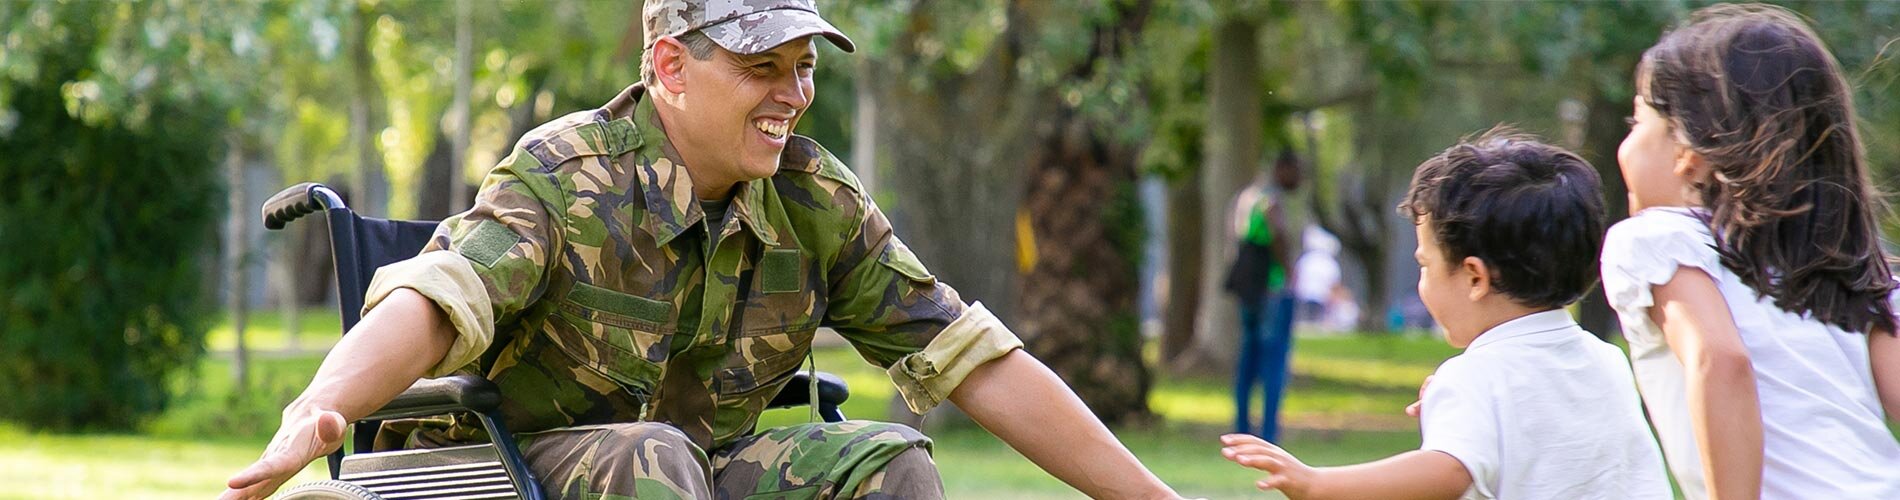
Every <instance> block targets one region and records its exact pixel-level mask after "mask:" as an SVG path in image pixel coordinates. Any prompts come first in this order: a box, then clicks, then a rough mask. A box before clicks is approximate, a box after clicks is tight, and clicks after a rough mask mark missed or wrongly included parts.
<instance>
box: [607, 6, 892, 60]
mask: <svg viewBox="0 0 1900 500" xmlns="http://www.w3.org/2000/svg"><path fill="white" fill-rule="evenodd" d="M643 15H644V16H645V21H646V45H645V47H646V48H653V42H654V41H656V40H659V39H661V38H664V37H669V36H679V35H681V34H684V33H688V32H691V31H693V30H702V31H703V32H704V33H706V36H707V37H708V38H711V39H712V40H713V42H715V43H718V44H719V46H721V47H725V48H726V50H730V51H733V52H736V53H740V54H757V53H760V52H765V51H768V50H772V48H773V47H777V46H779V45H782V44H784V43H785V42H789V41H792V40H797V39H800V38H805V37H808V36H812V35H824V36H825V39H827V40H831V43H832V44H833V45H837V46H838V48H840V49H844V51H845V52H851V51H854V50H857V46H856V45H855V44H853V43H851V39H850V38H846V37H845V36H844V32H841V31H838V28H837V27H834V26H832V25H831V23H829V22H825V20H824V18H821V17H818V6H817V5H815V4H813V3H812V0H647V3H646V9H645V12H644V14H643Z"/></svg>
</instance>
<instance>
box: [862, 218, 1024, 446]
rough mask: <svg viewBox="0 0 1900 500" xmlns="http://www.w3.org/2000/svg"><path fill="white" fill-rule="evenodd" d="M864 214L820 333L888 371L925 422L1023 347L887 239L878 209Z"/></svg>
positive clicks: (986, 312) (991, 317)
mask: <svg viewBox="0 0 1900 500" xmlns="http://www.w3.org/2000/svg"><path fill="white" fill-rule="evenodd" d="M864 206H865V207H866V209H865V211H864V216H863V218H862V219H861V221H862V222H861V223H860V225H859V230H858V231H857V234H856V237H854V238H852V239H850V240H848V241H847V243H846V245H845V248H844V250H843V251H842V252H841V254H840V257H839V260H838V265H837V266H836V267H835V268H834V269H835V271H834V272H833V276H834V279H833V287H832V289H831V290H832V292H831V297H830V305H829V308H828V309H827V310H826V314H825V326H829V327H831V328H833V329H834V330H836V331H837V332H838V334H839V335H840V336H842V337H844V338H845V340H847V341H849V342H851V345H852V346H853V347H855V348H856V349H857V350H858V353H859V354H861V355H863V356H864V358H865V359H866V360H869V361H871V362H872V363H874V364H876V365H878V366H880V367H883V368H885V369H886V371H887V372H888V373H889V374H890V377H891V381H892V382H893V383H894V384H896V386H897V391H898V394H899V395H901V396H903V398H904V402H905V403H906V405H907V406H909V407H910V410H911V411H913V412H916V413H918V414H922V413H924V412H927V411H930V409H931V408H934V407H936V406H937V405H938V404H940V403H942V402H943V401H944V400H945V399H947V398H949V396H950V392H951V391H954V390H956V388H957V386H958V385H960V384H962V383H963V379H964V378H966V377H968V376H969V375H970V373H971V372H973V371H975V370H976V368H977V367H978V366H982V365H983V364H984V363H987V362H989V361H990V360H993V359H996V358H999V357H1002V356H1003V355H1004V354H1008V353H1009V352H1010V351H1012V350H1015V349H1019V348H1022V341H1021V340H1019V339H1017V338H1016V334H1014V333H1012V332H1010V331H1009V328H1008V327H1006V326H1004V325H1003V323H1002V321H1000V320H998V319H997V318H996V316H995V315H994V314H991V313H990V312H989V310H988V309H986V308H984V307H983V306H982V304H975V305H969V306H966V305H964V303H963V301H962V299H960V298H959V297H958V296H957V292H956V290H953V289H951V288H950V287H949V286H948V285H945V284H943V283H941V282H938V281H937V278H936V277H935V276H933V275H931V274H930V272H929V271H928V270H926V269H925V268H924V266H923V264H922V262H920V261H918V259H917V256H916V254H914V253H912V252H911V251H910V248H909V247H906V246H904V243H903V242H902V241H900V240H899V239H898V238H897V237H896V236H895V235H893V234H892V231H891V227H890V222H889V221H888V220H887V219H886V218H885V217H884V214H883V213H882V212H880V211H878V209H877V206H876V205H875V204H872V203H871V202H870V201H869V200H868V199H867V200H864Z"/></svg>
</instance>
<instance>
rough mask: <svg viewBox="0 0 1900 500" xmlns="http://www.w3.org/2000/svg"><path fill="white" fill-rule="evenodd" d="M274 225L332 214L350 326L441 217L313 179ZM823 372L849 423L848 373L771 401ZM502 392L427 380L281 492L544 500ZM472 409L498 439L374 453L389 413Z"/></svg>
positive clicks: (822, 394)
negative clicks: (314, 477)
mask: <svg viewBox="0 0 1900 500" xmlns="http://www.w3.org/2000/svg"><path fill="white" fill-rule="evenodd" d="M263 212H264V214H263V215H264V227H265V228H266V229H270V230H280V229H283V228H284V227H285V225H286V224H289V223H290V222H291V221H294V220H297V219H299V218H302V217H304V216H306V215H311V214H315V213H322V214H323V215H324V217H325V219H327V221H328V222H329V230H330V246H331V250H332V254H333V256H334V260H333V264H334V267H335V270H336V286H337V305H338V308H339V309H341V311H339V312H340V313H341V314H342V318H343V331H344V332H345V333H347V332H349V330H350V328H351V327H354V326H356V323H357V321H358V320H360V319H362V318H361V317H360V314H361V311H362V309H363V296H364V294H365V293H366V292H367V291H368V288H369V282H370V278H372V277H374V276H375V274H376V270H377V269H378V268H381V267H382V266H384V265H387V264H390V263H394V262H397V261H401V260H404V259H408V258H410V257H414V256H415V255H416V254H417V253H419V252H420V251H421V250H422V248H423V246H424V245H426V244H427V243H428V242H429V237H430V235H431V234H433V233H434V231H435V227H436V225H437V224H438V223H437V222H435V221H407V220H388V219H378V218H373V217H362V216H359V215H357V214H355V213H353V212H351V211H350V208H349V207H348V206H347V205H345V204H344V202H343V198H342V197H341V196H338V195H337V193H336V191H334V190H331V189H330V188H329V187H326V186H324V185H322V184H317V183H311V182H306V183H303V184H298V185H295V186H291V187H289V188H286V189H284V190H283V191H280V192H278V193H277V194H275V195H272V196H271V197H270V200H269V201H266V202H265V203H264V209H263ZM814 376H815V377H816V378H817V381H816V384H815V385H816V386H817V388H818V390H817V391H816V392H817V396H818V401H817V402H816V406H817V410H818V414H819V416H820V417H821V418H823V419H824V420H825V421H826V422H842V421H844V413H843V412H842V411H841V410H839V409H838V407H839V405H841V404H843V403H844V401H845V399H847V398H848V397H850V392H849V390H848V388H847V386H846V385H845V383H844V380H843V379H841V378H839V377H838V376H836V375H832V374H829V373H824V372H815V373H811V374H807V373H804V372H795V373H794V374H793V376H792V380H791V382H790V383H788V384H786V385H785V388H784V389H782V390H780V392H779V393H778V395H777V396H775V397H774V398H773V399H772V402H771V403H770V404H769V405H768V406H767V408H770V409H778V408H792V407H799V406H806V405H811V404H813V402H812V401H810V397H811V391H809V390H808V389H807V387H809V386H810V385H812V384H813V381H812V380H811V377H814ZM501 404H502V399H501V392H500V390H499V389H497V388H496V387H495V385H494V383H492V382H489V381H488V380H487V379H484V378H481V377H476V376H469V375H456V376H449V377H442V378H436V379H423V380H420V381H417V382H416V383H415V385H412V386H410V387H409V389H407V390H405V391H403V393H402V394H401V395H398V396H396V398H395V399H394V400H392V401H390V402H389V404H387V405H385V406H383V408H382V409H380V410H377V411H376V412H374V413H371V414H370V415H369V416H368V417H366V418H364V419H362V420H359V421H356V422H352V423H350V425H349V428H350V429H351V434H352V437H351V438H350V439H348V440H347V444H349V446H348V447H347V448H348V449H351V450H353V451H354V453H345V451H344V450H345V447H339V448H338V449H337V451H336V452H334V453H331V454H330V455H329V457H328V465H329V470H330V479H329V480H323V481H316V482H311V483H305V484H301V485H297V486H295V487H291V488H289V489H287V490H285V491H284V493H282V494H280V495H279V496H278V498H281V499H295V500H316V499H346V500H379V499H391V500H395V499H404V500H409V499H415V500H423V499H450V498H454V499H504V498H520V499H525V500H541V499H542V498H545V497H546V495H545V493H544V492H543V491H542V490H541V485H540V483H539V482H538V481H536V479H535V477H534V474H533V472H532V471H529V470H528V467H527V463H526V462H525V461H524V460H523V459H522V456H521V450H520V449H518V448H517V447H516V445H515V440H514V438H513V435H512V434H509V433H508V429H507V428H506V427H505V426H504V425H503V424H502V421H501V418H500V413H499V412H498V411H497V409H498V408H499V407H500V406H501ZM457 412H467V413H469V414H473V415H474V416H475V417H476V418H477V419H478V420H479V421H480V422H481V424H482V427H483V428H484V430H486V431H488V435H489V436H491V437H492V439H491V442H490V443H489V444H477V445H468V446H454V447H444V448H433V449H414V450H395V451H381V452H371V451H369V450H371V449H372V448H373V446H372V444H373V443H374V441H375V437H376V431H377V429H378V428H379V427H380V425H381V423H382V421H383V420H388V419H396V418H411V417H423V416H431V415H444V414H449V413H457Z"/></svg>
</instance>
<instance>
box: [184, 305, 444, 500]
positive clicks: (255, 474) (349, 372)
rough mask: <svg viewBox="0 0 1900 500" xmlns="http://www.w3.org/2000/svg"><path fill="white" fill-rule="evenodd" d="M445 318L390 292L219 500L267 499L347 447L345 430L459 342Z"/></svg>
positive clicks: (330, 357) (328, 358) (333, 352)
mask: <svg viewBox="0 0 1900 500" xmlns="http://www.w3.org/2000/svg"><path fill="white" fill-rule="evenodd" d="M455 337H456V332H455V327H454V326H453V325H451V324H449V320H448V317H447V315H445V314H444V313H443V312H442V310H441V309H440V308H438V307H436V305H435V303H434V302H431V301H430V300H429V299H428V298H427V297H423V296H422V294H419V293H416V291H415V290H412V289H408V288H403V289H398V290H396V291H395V292H391V293H390V294H389V297H388V298H385V299H383V303H382V305H379V306H376V308H375V309H371V310H370V311H369V314H367V315H364V316H363V321H362V322H360V323H357V324H356V328H352V329H350V333H348V334H346V335H344V336H343V340H339V341H337V343H336V346H335V347H332V348H330V354H327V355H325V356H324V357H323V365H322V366H319V367H317V375H316V376H315V377H313V378H312V379H311V380H310V387H306V388H304V391H303V394H302V395H300V396H297V400H296V401H292V402H291V403H290V406H289V407H287V408H284V422H283V423H282V424H280V425H279V426H278V428H277V436H276V437H273V438H271V442H270V447H268V448H265V449H264V456H263V457H261V458H258V459H257V462H256V463H253V464H251V466H250V467H245V468H244V470H243V471H239V472H238V473H237V475H234V476H231V479H230V480H229V481H227V482H225V487H226V488H230V489H229V490H226V491H225V492H224V495H222V496H220V498H224V499H253V498H255V499H262V498H265V497H266V496H268V495H270V494H271V492H274V491H277V487H279V486H283V485H284V481H288V480H290V477H291V476H295V475H297V471H301V470H303V468H304V466H305V465H309V464H310V461H311V460H316V459H317V457H321V456H324V455H326V454H329V453H330V452H331V451H335V450H336V449H337V447H338V446H342V444H343V425H344V424H346V423H348V422H349V421H350V420H352V419H360V418H363V417H365V416H368V415H369V414H370V413H371V412H374V411H375V410H376V409H377V408H382V407H383V405H384V404H387V403H389V400H392V399H396V395H397V394H402V390H403V389H407V388H409V384H412V383H415V381H416V379H419V378H422V375H423V374H424V373H427V372H428V370H429V367H430V366H433V365H435V364H436V363H439V362H441V361H442V357H443V356H444V355H445V354H446V353H448V351H449V344H450V343H452V342H454V341H455Z"/></svg>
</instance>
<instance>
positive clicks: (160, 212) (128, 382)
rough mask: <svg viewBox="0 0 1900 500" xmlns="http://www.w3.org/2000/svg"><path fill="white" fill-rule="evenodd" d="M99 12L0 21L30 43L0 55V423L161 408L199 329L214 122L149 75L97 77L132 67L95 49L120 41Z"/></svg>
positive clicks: (214, 204) (218, 115) (45, 11)
mask: <svg viewBox="0 0 1900 500" xmlns="http://www.w3.org/2000/svg"><path fill="white" fill-rule="evenodd" d="M114 5H119V4H114ZM100 7H101V5H99V4H91V3H76V4H64V5H53V4H38V5H35V6H33V8H30V9H28V8H19V6H18V5H14V6H9V7H7V14H6V15H5V17H0V21H4V25H5V27H6V30H7V31H8V32H10V33H16V34H18V33H22V32H25V33H27V34H28V35H29V36H25V37H19V38H14V37H9V39H8V40H7V45H8V47H7V48H6V49H5V53H6V54H8V55H7V56H6V59H4V60H3V61H0V118H3V119H0V125H4V126H0V158H5V161H4V163H0V241H4V242H5V249H6V250H5V257H4V258H0V283H6V284H7V285H6V286H5V287H4V288H0V332H4V333H3V334H0V401H6V404H4V405H0V419H7V420H15V421H19V422H22V423H25V424H27V425H29V426H33V427H42V428H55V429H70V428H125V427H129V426H131V425H133V424H135V423H137V422H138V421H140V419H141V417H143V416H146V415H149V414H152V413H154V412H157V411H159V410H161V409H163V408H164V407H165V405H166V401H167V399H168V398H167V391H166V390H165V383H166V381H167V380H169V377H170V375H171V374H173V373H174V372H175V371H176V370H177V369H179V368H180V367H186V366H191V365H192V364H193V363H194V362H195V361H196V360H197V358H198V357H199V356H200V354H201V353H202V352H203V341H202V339H203V336H204V333H205V330H206V328H207V324H206V323H207V321H206V320H207V316H206V312H207V308H206V302H207V301H206V295H207V294H206V290H204V288H203V286H202V285H203V283H204V282H203V281H202V277H203V275H204V274H205V273H206V271H207V270H208V268H209V266H208V262H207V260H206V259H205V258H203V254H204V251H205V250H206V249H207V248H209V247H210V246H211V243H212V242H213V241H215V240H214V236H215V232H214V228H215V225H214V224H215V223H216V221H217V219H218V216H219V214H220V213H221V212H222V211H221V210H220V208H221V207H220V201H221V195H222V192H223V190H222V189H221V188H220V187H219V186H218V184H217V168H216V167H217V163H216V161H215V160H214V159H213V153H214V151H216V150H218V149H220V148H219V146H220V142H221V141H220V140H219V135H218V132H219V131H220V125H221V122H222V121H223V120H224V119H225V118H226V117H225V115H224V114H223V111H221V110H220V108H219V106H218V105H217V104H216V103H215V102H212V101H210V100H208V99H205V98H204V97H203V96H202V95H196V94H193V93H191V92H182V91H172V90H171V89H168V88H167V87H165V86H163V85H160V84H159V83H160V82H158V81H156V78H155V77H153V76H151V74H149V73H142V72H140V71H137V70H135V71H133V73H132V75H133V78H131V79H125V80H118V79H110V78H102V77H101V75H113V74H114V73H115V71H116V70H119V69H122V68H126V67H132V68H136V67H137V63H136V62H128V61H124V60H114V59H108V58H104V57H100V56H99V53H98V51H101V50H103V49H105V48H107V47H109V46H110V45H113V44H115V43H124V42H128V40H127V39H123V38H115V37H114V36H113V33H112V31H111V28H109V27H106V26H108V25H110V24H111V23H109V22H107V21H108V19H110V17H111V15H112V11H113V10H114V9H109V8H100ZM29 10H30V12H23V11H29ZM95 27H97V28H95ZM25 39H31V40H32V41H30V42H28V41H24V40H25ZM129 41H130V43H151V44H152V45H155V46H158V47H160V48H159V49H157V50H154V51H153V52H157V53H161V54H162V53H163V52H164V50H166V49H164V48H163V47H165V46H166V45H165V42H164V41H159V40H154V39H153V38H152V37H150V36H146V37H138V38H133V39H130V40H129ZM26 44H35V45H37V46H35V47H31V48H30V49H29V50H17V49H19V48H21V47H20V46H21V45H26ZM141 74H145V75H147V76H144V77H139V76H138V75H141Z"/></svg>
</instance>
